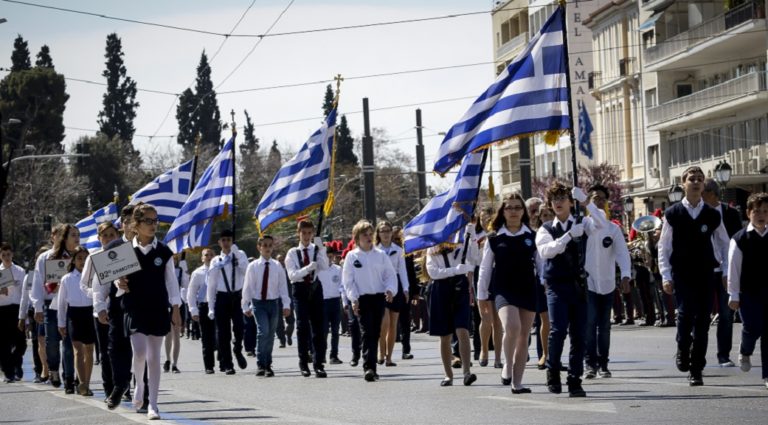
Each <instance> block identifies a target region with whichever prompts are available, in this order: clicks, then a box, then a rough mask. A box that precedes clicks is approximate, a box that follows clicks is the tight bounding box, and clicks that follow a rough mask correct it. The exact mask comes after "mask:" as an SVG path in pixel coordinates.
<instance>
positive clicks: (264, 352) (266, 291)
mask: <svg viewBox="0 0 768 425" xmlns="http://www.w3.org/2000/svg"><path fill="white" fill-rule="evenodd" d="M273 245H274V239H273V238H272V236H269V235H263V236H262V237H260V238H259V241H258V243H257V246H258V249H259V254H260V257H259V258H258V259H256V260H254V261H252V262H251V263H250V264H249V265H248V269H247V270H246V272H245V283H244V284H243V301H242V305H241V307H242V309H243V314H245V315H246V316H249V317H255V318H256V329H257V332H256V376H266V377H272V376H275V372H274V371H273V370H272V349H273V347H274V343H275V330H276V329H277V321H278V320H280V315H281V314H282V315H283V316H284V317H285V316H288V315H289V314H290V313H291V310H290V309H289V308H283V310H282V311H280V310H279V308H280V303H279V302H278V299H281V300H282V301H283V302H282V305H290V302H291V301H290V299H289V298H288V281H287V279H286V276H285V270H283V266H281V265H280V263H279V262H278V261H277V260H274V259H273V258H272V249H273Z"/></svg>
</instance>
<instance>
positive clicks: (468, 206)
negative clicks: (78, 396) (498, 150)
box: [403, 151, 488, 253]
mask: <svg viewBox="0 0 768 425" xmlns="http://www.w3.org/2000/svg"><path fill="white" fill-rule="evenodd" d="M487 153H488V152H487V151H481V152H474V153H469V154H468V155H467V156H466V157H465V158H464V161H463V162H462V163H461V168H459V173H458V175H457V176H456V180H455V182H454V183H453V187H451V188H450V189H449V190H448V191H446V192H443V193H441V194H440V195H437V196H435V197H434V198H432V199H431V200H430V201H429V202H428V203H427V205H426V206H425V207H424V208H423V209H422V210H421V212H419V214H418V215H416V217H414V218H413V219H412V220H411V221H410V222H409V223H408V224H406V225H405V228H404V229H403V234H404V236H405V252H406V253H411V252H414V251H419V250H423V249H427V248H431V247H433V246H436V245H440V244H441V243H456V242H461V238H462V237H463V232H461V230H462V229H464V227H465V226H466V225H467V223H469V217H471V216H472V214H473V213H474V209H475V207H474V202H475V201H476V200H477V195H478V192H479V190H480V182H481V181H482V177H483V169H484V168H485V158H486V156H487ZM457 233H458V234H457Z"/></svg>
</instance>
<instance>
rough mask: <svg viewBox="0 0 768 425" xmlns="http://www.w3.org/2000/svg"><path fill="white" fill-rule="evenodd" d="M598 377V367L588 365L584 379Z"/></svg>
mask: <svg viewBox="0 0 768 425" xmlns="http://www.w3.org/2000/svg"><path fill="white" fill-rule="evenodd" d="M596 377H597V368H596V367H592V366H587V372H586V373H585V374H584V379H595V378H596Z"/></svg>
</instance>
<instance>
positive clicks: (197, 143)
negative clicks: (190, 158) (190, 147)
mask: <svg viewBox="0 0 768 425" xmlns="http://www.w3.org/2000/svg"><path fill="white" fill-rule="evenodd" d="M202 140H203V138H202V137H201V136H200V133H197V135H196V136H195V156H198V155H200V142H201V141H202Z"/></svg>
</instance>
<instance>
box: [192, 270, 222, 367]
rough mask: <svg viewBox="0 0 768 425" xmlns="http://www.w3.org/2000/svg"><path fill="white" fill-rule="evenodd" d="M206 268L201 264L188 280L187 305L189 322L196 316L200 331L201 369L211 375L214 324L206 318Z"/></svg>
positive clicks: (214, 335)
mask: <svg viewBox="0 0 768 425" xmlns="http://www.w3.org/2000/svg"><path fill="white" fill-rule="evenodd" d="M207 274H208V267H207V266H206V265H205V264H203V265H202V266H200V267H198V268H196V269H195V270H194V271H193V272H192V275H191V276H190V278H189V288H187V305H188V306H189V316H190V320H191V317H192V316H197V320H198V325H199V329H200V343H201V344H200V345H201V346H202V347H201V348H202V350H203V367H204V368H205V372H206V373H209V374H210V373H213V367H214V365H215V363H214V357H213V353H214V351H216V324H215V323H214V321H213V320H211V318H210V317H208V312H209V311H210V310H209V307H208V301H207V298H206V296H207V289H208V286H207V285H206V275H207Z"/></svg>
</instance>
